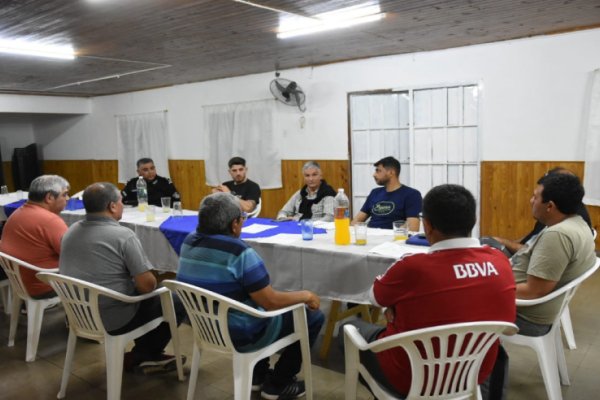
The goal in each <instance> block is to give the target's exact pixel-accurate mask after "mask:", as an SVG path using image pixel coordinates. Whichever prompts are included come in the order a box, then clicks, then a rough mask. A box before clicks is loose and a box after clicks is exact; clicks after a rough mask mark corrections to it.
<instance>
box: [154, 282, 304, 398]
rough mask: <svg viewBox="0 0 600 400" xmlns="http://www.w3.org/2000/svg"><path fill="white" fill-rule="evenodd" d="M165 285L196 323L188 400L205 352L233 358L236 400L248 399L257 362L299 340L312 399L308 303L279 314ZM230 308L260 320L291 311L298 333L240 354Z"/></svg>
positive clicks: (198, 290) (175, 284)
mask: <svg viewBox="0 0 600 400" xmlns="http://www.w3.org/2000/svg"><path fill="white" fill-rule="evenodd" d="M163 284H164V285H165V286H166V287H168V288H169V289H171V290H172V291H173V292H175V293H176V294H177V296H179V299H180V300H181V302H182V303H183V304H184V306H185V309H186V312H187V314H188V317H189V319H190V321H191V324H192V330H193V334H194V355H193V358H192V369H191V371H190V382H189V387H188V393H187V399H188V400H192V399H194V393H195V390H196V382H197V379H198V368H199V365H200V352H201V350H212V351H216V352H220V353H226V354H231V355H232V357H233V380H234V389H235V390H234V398H235V399H236V400H242V399H243V400H246V399H249V398H250V394H251V387H252V374H253V371H254V366H255V365H256V363H257V362H258V361H260V360H262V359H264V358H266V357H268V356H271V355H273V354H275V353H276V352H277V351H279V350H281V349H283V348H284V347H286V346H289V345H290V344H292V343H294V342H296V341H300V348H301V353H302V370H303V372H304V380H305V385H306V398H307V399H308V400H312V375H311V374H312V371H311V367H310V365H311V362H310V346H309V343H308V328H307V322H306V311H305V309H304V304H296V305H294V306H290V307H286V308H282V309H280V310H276V311H259V310H256V309H254V308H252V307H249V306H247V305H245V304H242V303H240V302H238V301H235V300H232V299H230V298H228V297H225V296H222V295H220V294H217V293H214V292H211V291H210V290H206V289H202V288H199V287H197V286H193V285H189V284H187V283H183V282H178V281H173V280H165V281H163ZM230 309H232V310H238V311H241V312H243V313H246V314H250V315H252V316H254V317H257V318H271V317H275V316H277V315H282V314H284V313H287V312H289V311H291V312H293V316H294V332H293V333H291V334H290V335H288V336H285V337H283V338H281V339H279V340H277V341H275V342H274V343H271V344H270V345H268V346H266V347H263V348H261V349H259V350H256V351H254V352H248V353H239V352H238V351H236V349H235V346H234V345H233V343H232V341H231V337H230V335H229V326H228V324H227V314H228V311H229V310H230Z"/></svg>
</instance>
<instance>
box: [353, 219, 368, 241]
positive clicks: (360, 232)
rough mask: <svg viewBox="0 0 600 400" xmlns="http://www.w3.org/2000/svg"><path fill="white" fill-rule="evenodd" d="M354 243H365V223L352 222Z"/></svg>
mask: <svg viewBox="0 0 600 400" xmlns="http://www.w3.org/2000/svg"><path fill="white" fill-rule="evenodd" d="M354 244H356V245H359V246H364V245H366V244H367V223H366V222H357V223H356V224H354Z"/></svg>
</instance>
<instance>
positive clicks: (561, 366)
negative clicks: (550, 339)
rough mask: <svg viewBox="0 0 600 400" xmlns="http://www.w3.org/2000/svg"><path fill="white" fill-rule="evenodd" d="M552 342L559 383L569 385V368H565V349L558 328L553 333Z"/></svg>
mask: <svg viewBox="0 0 600 400" xmlns="http://www.w3.org/2000/svg"><path fill="white" fill-rule="evenodd" d="M554 343H555V350H556V364H557V366H558V374H559V375H560V383H561V384H562V385H565V386H569V385H570V384H571V381H570V380H569V370H568V368H567V359H566V358H565V349H564V348H563V344H562V339H561V337H560V329H557V330H556V334H555V335H554Z"/></svg>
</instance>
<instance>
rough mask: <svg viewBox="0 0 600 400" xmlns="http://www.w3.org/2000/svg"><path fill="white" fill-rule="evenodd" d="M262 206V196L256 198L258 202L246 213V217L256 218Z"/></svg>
mask: <svg viewBox="0 0 600 400" xmlns="http://www.w3.org/2000/svg"><path fill="white" fill-rule="evenodd" d="M261 208H262V198H261V199H258V204H257V205H256V207H255V208H254V210H253V211H252V212H249V213H248V218H256V217H258V215H259V214H260V210H261Z"/></svg>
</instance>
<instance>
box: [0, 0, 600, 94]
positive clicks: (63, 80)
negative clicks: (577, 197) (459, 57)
mask: <svg viewBox="0 0 600 400" xmlns="http://www.w3.org/2000/svg"><path fill="white" fill-rule="evenodd" d="M366 1H368V0H322V1H315V0H256V1H254V0H253V2H254V3H257V4H260V5H263V6H267V7H271V8H274V9H277V10H280V11H279V12H278V11H276V10H269V9H264V8H259V7H254V6H251V5H248V4H244V3H239V2H236V1H234V0H200V1H190V0H44V1H41V0H1V2H0V38H2V39H14V38H29V39H36V40H41V41H45V42H47V43H53V44H65V43H70V44H72V45H73V47H74V48H75V50H76V52H77V54H78V57H77V58H76V59H75V60H69V61H67V60H50V59H42V58H37V57H30V56H16V55H8V54H4V53H0V92H3V93H28V94H55V95H70V96H98V95H107V94H115V93H122V92H129V91H134V90H143V89H150V88H156V87H164V86H170V85H175V84H182V83H188V82H199V81H207V80H211V79H218V78H226V77H232V76H240V75H247V74H253V73H260V72H268V71H274V70H276V69H287V68H293V67H302V66H308V65H319V64H325V63H332V62H337V61H343V60H352V59H358V58H365V57H373V56H381V55H389V54H402V53H413V52H419V51H429V50H439V49H446V48H451V47H458V46H466V45H473V44H480V43H488V42H496V41H501V40H508V39H515V38H522V37H529V36H534V35H541V34H551V33H559V32H567V31H571V30H577V29H587V28H596V27H600V0H520V1H517V0H449V1H440V0H380V1H379V4H380V7H381V9H382V11H383V12H385V13H386V17H385V18H384V19H382V20H380V21H377V22H371V23H368V24H364V25H359V26H356V27H352V28H348V29H344V30H339V31H331V32H325V33H320V34H314V35H309V36H304V37H297V38H290V39H285V40H282V39H278V38H277V37H276V32H277V27H278V24H279V19H280V18H281V17H282V16H284V15H287V14H286V12H287V13H293V14H298V15H303V16H314V15H315V14H319V13H322V12H326V11H332V10H335V9H339V8H343V7H348V6H352V5H357V4H362V3H365V2H366ZM282 11H285V12H282Z"/></svg>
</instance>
